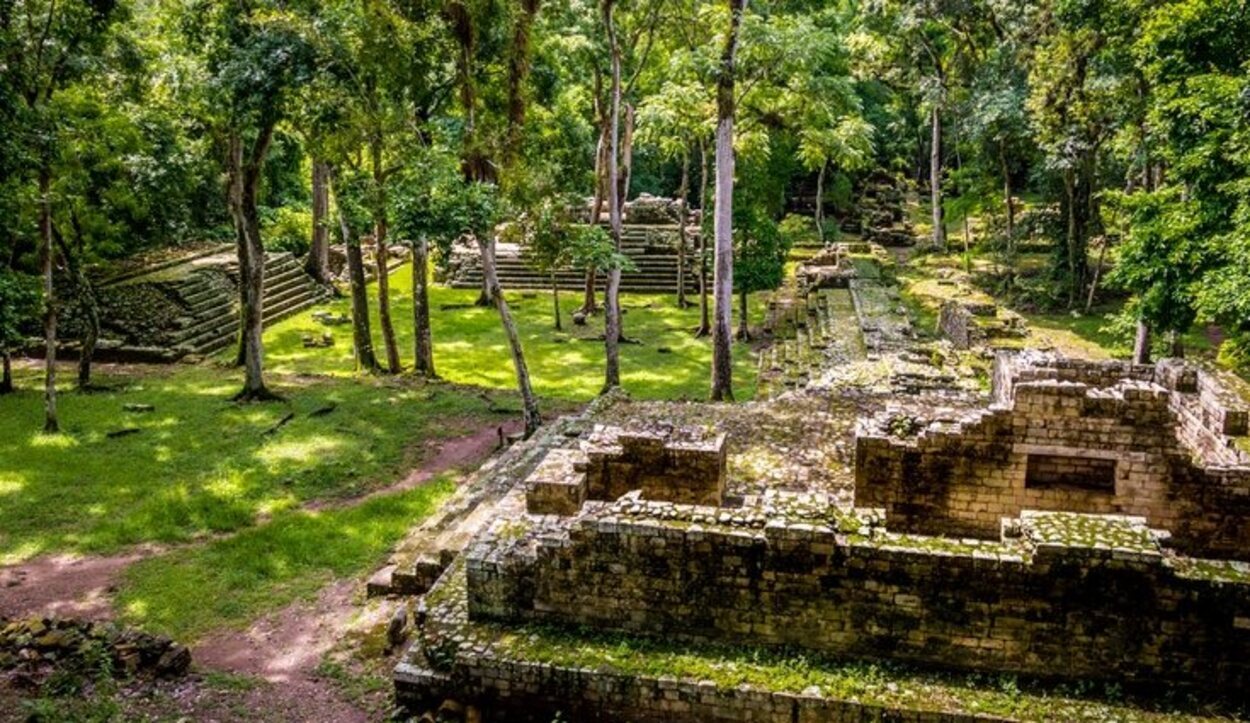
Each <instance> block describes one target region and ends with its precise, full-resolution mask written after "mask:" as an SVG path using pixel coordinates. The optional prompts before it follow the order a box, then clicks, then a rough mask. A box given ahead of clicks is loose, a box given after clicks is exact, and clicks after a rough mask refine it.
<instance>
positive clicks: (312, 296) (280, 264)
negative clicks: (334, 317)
mask: <svg viewBox="0 0 1250 723" xmlns="http://www.w3.org/2000/svg"><path fill="white" fill-rule="evenodd" d="M101 296H102V308H103V309H104V310H105V312H106V313H105V314H104V316H105V318H106V320H107V321H106V328H105V329H104V334H103V338H105V339H107V340H108V342H107V347H106V349H107V353H108V354H109V355H110V357H109V358H112V357H116V358H117V359H118V360H122V361H125V360H131V359H133V360H154V361H174V360H176V359H178V358H181V357H183V356H186V355H188V354H195V355H207V354H212V353H214V352H217V351H219V350H221V349H224V348H225V347H227V346H229V345H230V344H232V343H233V342H234V341H235V339H236V338H237V335H238V329H239V299H238V297H239V264H238V259H237V257H236V256H235V252H234V251H233V250H228V249H223V250H220V251H218V252H216V253H213V254H207V255H202V256H198V257H195V258H193V259H188V260H186V261H184V262H182V263H179V264H177V265H174V266H169V267H164V268H155V269H153V270H152V271H150V272H149V273H146V274H138V275H134V276H132V277H129V278H124V279H121V280H119V281H117V282H116V283H112V284H106V285H105V286H103V287H101ZM329 296H330V291H329V290H328V289H326V288H325V287H323V286H321V285H320V284H318V283H316V282H315V281H314V280H313V279H312V277H310V276H309V275H308V274H307V273H306V272H305V271H304V268H303V266H302V265H301V264H300V262H299V261H298V260H297V259H296V258H295V257H294V256H293V255H292V254H290V253H285V252H284V253H269V254H266V255H265V315H264V319H265V324H266V325H270V324H273V323H275V322H277V321H279V320H281V319H284V318H286V317H288V316H291V315H292V314H295V313H298V312H300V311H303V310H304V309H307V308H308V307H310V306H313V305H314V304H317V303H319V302H321V301H324V300H325V299H327V298H329ZM114 340H116V341H114Z"/></svg>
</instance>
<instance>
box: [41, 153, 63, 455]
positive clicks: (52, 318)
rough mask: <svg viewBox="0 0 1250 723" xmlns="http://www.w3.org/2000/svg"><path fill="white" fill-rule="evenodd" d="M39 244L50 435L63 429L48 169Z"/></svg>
mask: <svg viewBox="0 0 1250 723" xmlns="http://www.w3.org/2000/svg"><path fill="white" fill-rule="evenodd" d="M39 242H40V251H41V252H42V253H41V257H40V262H41V265H42V269H41V270H42V271H43V344H44V347H43V348H44V377H43V410H44V421H43V431H44V432H47V433H49V434H53V433H56V432H59V431H60V430H61V425H60V422H59V421H57V415H56V288H55V287H54V285H53V276H52V274H53V270H54V268H55V264H54V263H53V259H54V257H55V251H54V250H53V248H52V172H51V171H50V170H48V169H47V168H46V167H45V168H43V169H40V171H39Z"/></svg>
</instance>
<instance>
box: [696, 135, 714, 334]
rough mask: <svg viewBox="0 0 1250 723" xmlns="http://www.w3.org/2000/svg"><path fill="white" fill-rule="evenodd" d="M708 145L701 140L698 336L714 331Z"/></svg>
mask: <svg viewBox="0 0 1250 723" xmlns="http://www.w3.org/2000/svg"><path fill="white" fill-rule="evenodd" d="M707 175H708V174H707V145H706V144H705V143H704V142H703V141H699V259H698V263H699V326H698V328H696V329H695V330H694V335H695V337H696V338H702V337H705V336H707V335H708V334H711V333H712V318H711V310H710V309H709V308H708V306H709V304H708V283H707V225H706V224H705V223H704V222H705V221H706V220H707Z"/></svg>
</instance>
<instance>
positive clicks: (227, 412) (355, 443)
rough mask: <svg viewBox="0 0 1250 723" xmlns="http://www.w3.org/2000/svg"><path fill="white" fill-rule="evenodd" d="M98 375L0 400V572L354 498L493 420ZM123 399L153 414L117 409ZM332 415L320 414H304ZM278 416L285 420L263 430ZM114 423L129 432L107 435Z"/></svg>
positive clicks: (214, 381)
mask: <svg viewBox="0 0 1250 723" xmlns="http://www.w3.org/2000/svg"><path fill="white" fill-rule="evenodd" d="M144 374H145V376H143V377H105V376H101V377H100V379H99V381H101V382H104V383H107V384H110V385H118V386H117V388H116V391H108V392H97V393H91V394H81V393H77V392H72V391H69V390H65V392H64V393H63V394H62V395H61V400H60V416H61V424H62V430H63V431H62V433H61V434H56V435H44V434H42V433H40V432H39V430H40V429H41V427H42V419H43V417H42V414H43V411H42V397H41V395H40V394H39V393H37V392H36V391H35V390H34V386H35V383H36V380H35V379H34V378H32V376H31V375H30V374H29V373H27V374H24V375H23V376H22V377H21V378H20V379H19V382H20V383H21V386H22V387H23V391H21V392H19V393H17V394H15V395H13V396H10V397H4V398H0V564H2V563H11V562H16V561H20V560H23V559H28V558H31V557H34V556H36V555H40V554H43V553H50V552H73V553H111V552H116V551H118V550H120V549H123V548H125V547H126V546H129V545H133V544H137V543H146V542H157V543H175V542H185V541H188V540H192V539H195V538H197V537H201V536H204V535H206V534H209V533H224V532H230V531H234V530H238V529H242V528H245V527H248V526H250V525H253V524H255V522H256V520H257V518H258V517H260V516H263V515H267V514H273V513H277V512H280V511H281V510H284V509H288V508H291V507H295V506H298V505H299V504H301V503H303V502H306V501H308V500H312V499H325V498H337V497H344V496H351V495H356V494H360V493H362V492H366V491H368V490H370V489H372V488H376V487H377V486H380V485H385V484H387V483H389V482H391V481H392V480H393V479H394V478H395V477H396V476H397V475H398V474H400V473H401V472H403V471H404V470H406V469H407V468H408V466H410V465H411V464H414V463H415V462H416V459H415V458H414V457H415V454H416V453H417V448H418V445H420V444H421V443H422V442H424V441H426V440H431V439H439V438H448V437H453V436H457V435H462V434H465V433H467V432H469V431H471V430H472V429H474V428H476V427H479V426H480V425H482V424H486V423H490V422H492V421H494V420H497V419H500V418H501V417H499V416H498V415H492V414H490V413H489V412H488V411H487V403H486V402H485V401H484V400H482V399H480V398H478V396H477V394H476V393H475V392H473V391H471V390H463V389H459V388H456V387H454V386H451V385H446V384H432V385H422V384H420V383H416V382H409V381H399V380H389V381H388V380H381V379H378V380H375V379H351V380H343V379H340V380H334V379H308V378H304V379H295V378H274V379H273V381H274V382H275V388H276V389H277V391H279V392H280V393H282V394H283V395H284V396H285V397H286V400H287V401H286V402H285V403H281V404H261V405H236V404H232V403H230V402H229V401H227V400H228V399H229V397H230V395H231V394H232V393H233V392H234V391H235V390H236V389H237V387H238V384H239V379H238V373H237V372H236V371H234V370H223V369H216V368H212V367H207V366H205V367H191V368H187V367H177V368H169V369H164V370H154V369H150V368H149V369H146V370H145V372H144ZM128 403H144V404H151V405H154V406H155V411H152V412H147V413H129V412H125V411H123V405H124V404H128ZM330 406H334V407H335V408H334V410H333V411H332V412H330V413H328V414H325V415H323V416H319V417H314V416H311V413H312V412H314V411H316V410H319V409H325V408H328V407H330ZM287 414H294V415H295V416H294V418H293V419H292V420H291V421H290V422H289V423H287V424H285V425H284V426H282V427H281V429H279V430H277V431H276V432H273V433H271V434H266V432H267V431H268V430H270V429H272V428H273V427H274V426H275V425H277V424H278V422H279V421H281V420H282V419H283V417H285V416H286V415H287ZM123 428H137V429H139V430H141V431H140V432H139V433H137V434H133V435H130V436H124V437H118V438H110V437H108V436H107V435H108V433H109V432H111V431H116V430H119V429H123Z"/></svg>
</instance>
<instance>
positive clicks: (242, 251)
mask: <svg viewBox="0 0 1250 723" xmlns="http://www.w3.org/2000/svg"><path fill="white" fill-rule="evenodd" d="M240 149H242V146H240ZM240 152H241V151H240ZM232 153H233V151H232ZM233 173H235V174H236V175H237V176H238V179H239V183H242V179H243V175H242V174H243V171H242V168H241V167H240V168H239V169H238V170H237V171H234V172H233ZM229 183H230V185H231V188H232V190H231V193H233V192H234V191H233V185H234V183H235V181H234V180H233V176H232V179H231V180H230V181H229ZM239 198H240V199H241V198H242V191H239ZM235 203H236V200H235V199H233V197H232V199H231V201H230V204H231V206H230V216H231V221H232V222H233V224H234V249H235V259H236V260H237V261H238V262H239V346H238V349H237V350H236V351H235V354H234V365H235V366H236V367H242V366H243V365H244V363H246V362H247V315H246V314H244V313H243V310H244V309H246V308H248V306H250V305H251V303H252V302H251V301H250V300H249V299H250V297H249V296H248V294H249V293H251V289H250V288H249V287H248V285H247V283H245V281H244V280H245V279H247V278H248V276H249V274H248V263H249V262H248V259H249V258H251V257H250V256H249V255H248V253H247V233H246V232H245V231H244V230H243V221H242V212H241V211H236V209H235V206H234V204H235ZM237 203H239V204H241V203H242V201H241V200H240V201H237Z"/></svg>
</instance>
